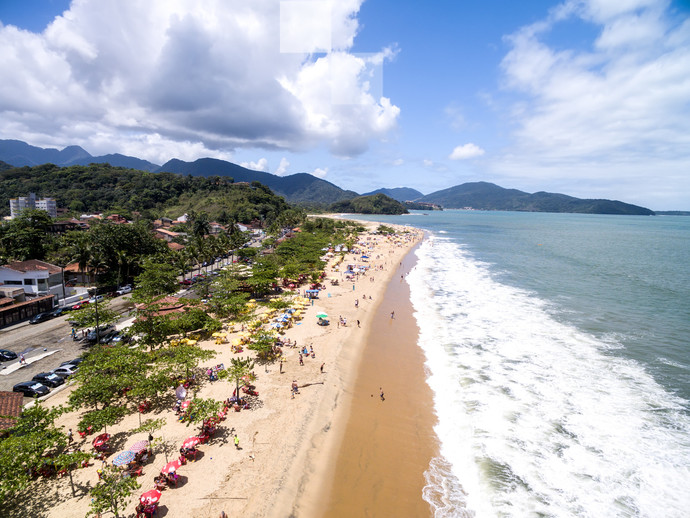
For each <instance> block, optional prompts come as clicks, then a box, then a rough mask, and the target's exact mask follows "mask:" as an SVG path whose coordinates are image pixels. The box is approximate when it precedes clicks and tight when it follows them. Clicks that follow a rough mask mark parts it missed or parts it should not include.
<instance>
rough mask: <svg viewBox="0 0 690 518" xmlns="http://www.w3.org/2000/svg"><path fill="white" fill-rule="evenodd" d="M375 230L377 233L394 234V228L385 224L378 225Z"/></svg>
mask: <svg viewBox="0 0 690 518" xmlns="http://www.w3.org/2000/svg"><path fill="white" fill-rule="evenodd" d="M376 232H378V233H379V234H395V229H394V228H393V227H389V226H387V225H379V226H378V227H377V228H376Z"/></svg>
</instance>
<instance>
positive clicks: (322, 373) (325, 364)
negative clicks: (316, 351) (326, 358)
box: [321, 362, 326, 374]
mask: <svg viewBox="0 0 690 518" xmlns="http://www.w3.org/2000/svg"><path fill="white" fill-rule="evenodd" d="M324 365H326V363H325V362H324V363H322V364H321V374H323V366H324Z"/></svg>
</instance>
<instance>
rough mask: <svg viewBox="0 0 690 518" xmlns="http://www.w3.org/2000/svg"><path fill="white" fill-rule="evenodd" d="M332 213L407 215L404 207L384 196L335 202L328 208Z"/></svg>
mask: <svg viewBox="0 0 690 518" xmlns="http://www.w3.org/2000/svg"><path fill="white" fill-rule="evenodd" d="M329 210H331V211H332V212H350V213H356V214H407V209H406V208H405V206H404V205H403V204H402V203H400V202H399V201H397V200H394V199H393V198H390V197H388V196H386V195H385V194H372V195H369V196H358V197H357V198H353V199H351V200H344V201H337V202H335V203H334V204H332V205H331V206H330V207H329Z"/></svg>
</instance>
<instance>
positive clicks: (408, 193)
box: [362, 187, 424, 201]
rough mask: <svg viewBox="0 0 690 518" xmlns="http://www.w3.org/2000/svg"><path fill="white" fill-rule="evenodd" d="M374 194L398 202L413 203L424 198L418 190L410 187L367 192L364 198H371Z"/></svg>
mask: <svg viewBox="0 0 690 518" xmlns="http://www.w3.org/2000/svg"><path fill="white" fill-rule="evenodd" d="M372 194H385V195H386V196H388V197H389V198H393V199H394V200H398V201H411V200H417V199H419V198H421V197H422V196H424V195H423V194H422V193H421V192H419V191H418V190H417V189H412V188H410V187H394V188H393V189H387V188H381V189H376V190H375V191H371V192H365V193H364V194H362V196H370V195H372Z"/></svg>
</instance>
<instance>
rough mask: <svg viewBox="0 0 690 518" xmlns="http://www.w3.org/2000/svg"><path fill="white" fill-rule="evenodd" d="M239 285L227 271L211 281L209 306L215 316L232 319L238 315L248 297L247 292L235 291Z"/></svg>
mask: <svg viewBox="0 0 690 518" xmlns="http://www.w3.org/2000/svg"><path fill="white" fill-rule="evenodd" d="M240 286H241V284H240V282H239V281H238V280H237V279H236V278H235V277H234V276H233V274H232V273H231V272H228V271H224V272H222V273H221V274H220V275H219V276H218V278H217V279H216V280H215V281H214V282H213V285H212V289H213V295H212V297H211V299H210V301H209V308H210V309H211V311H213V314H214V315H216V317H218V318H233V319H234V318H237V317H239V316H240V314H241V313H242V311H243V310H244V306H245V304H246V302H247V300H248V299H249V295H248V294H247V293H243V292H239V291H237V290H238V289H239V288H240Z"/></svg>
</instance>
